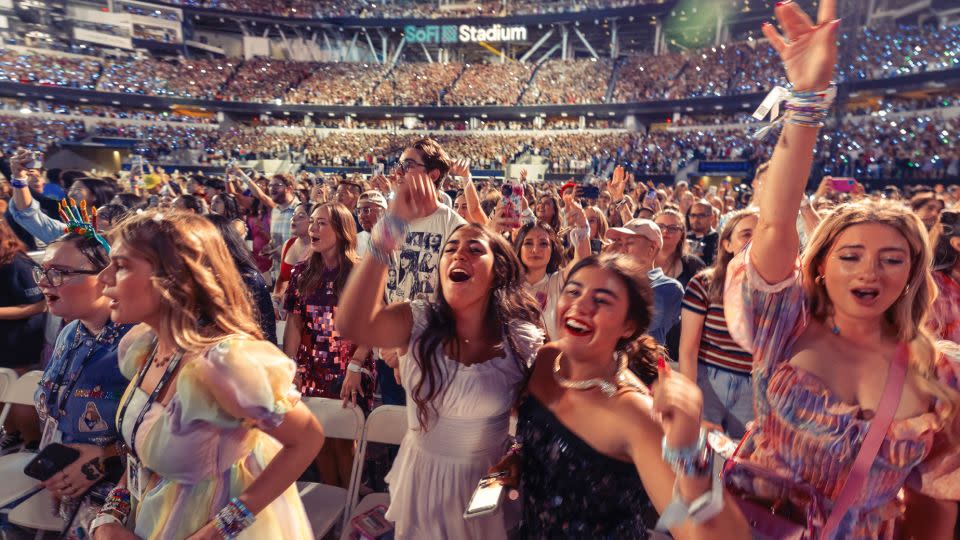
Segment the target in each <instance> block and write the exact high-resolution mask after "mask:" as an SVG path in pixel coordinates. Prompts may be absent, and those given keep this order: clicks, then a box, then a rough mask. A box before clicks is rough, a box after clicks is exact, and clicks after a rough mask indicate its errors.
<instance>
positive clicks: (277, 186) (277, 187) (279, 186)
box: [268, 177, 293, 204]
mask: <svg viewBox="0 0 960 540" xmlns="http://www.w3.org/2000/svg"><path fill="white" fill-rule="evenodd" d="M268 189H269V193H270V199H272V200H273V202H275V203H277V204H288V203H289V202H290V201H291V200H293V188H292V187H290V186H289V185H287V182H286V181H285V180H284V179H283V178H280V177H273V178H272V179H271V180H270V184H268Z"/></svg>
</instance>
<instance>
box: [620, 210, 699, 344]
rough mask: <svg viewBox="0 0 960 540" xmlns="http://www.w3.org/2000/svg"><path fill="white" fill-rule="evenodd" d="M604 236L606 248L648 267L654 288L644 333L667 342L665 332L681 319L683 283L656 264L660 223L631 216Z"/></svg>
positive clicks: (658, 341) (661, 238) (660, 245)
mask: <svg viewBox="0 0 960 540" xmlns="http://www.w3.org/2000/svg"><path fill="white" fill-rule="evenodd" d="M607 240H609V241H610V242H611V244H610V245H609V246H608V247H607V248H606V249H607V250H608V251H610V252H612V253H620V254H623V255H626V256H627V257H631V258H632V259H633V260H634V262H636V263H637V264H638V265H639V266H640V267H641V268H643V269H644V270H646V271H647V277H648V278H649V279H650V286H651V287H652V288H653V317H652V319H651V321H650V329H649V330H648V331H647V334H649V335H650V336H651V337H653V339H655V340H657V343H660V344H661V345H663V346H666V345H667V332H669V331H670V329H671V328H673V327H674V325H676V324H677V323H678V322H679V321H680V302H681V301H682V300H683V286H682V285H680V282H679V281H677V280H675V279H673V278H671V277H667V275H665V274H664V273H663V269H661V268H658V267H656V263H655V261H656V260H657V253H659V252H660V248H661V247H663V234H662V233H661V232H660V227H659V226H658V225H657V224H656V223H654V222H653V221H650V220H649V219H642V218H637V219H632V220H630V221H628V222H627V223H626V224H624V226H623V227H614V228H611V229H608V230H607Z"/></svg>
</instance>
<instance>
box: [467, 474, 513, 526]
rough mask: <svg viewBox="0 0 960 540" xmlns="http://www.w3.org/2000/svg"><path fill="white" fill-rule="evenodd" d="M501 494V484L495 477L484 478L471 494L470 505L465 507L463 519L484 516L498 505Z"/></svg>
mask: <svg viewBox="0 0 960 540" xmlns="http://www.w3.org/2000/svg"><path fill="white" fill-rule="evenodd" d="M502 494H503V484H501V483H500V481H499V479H498V478H497V477H489V476H485V477H483V479H481V480H480V484H479V485H477V490H476V491H474V492H473V497H471V498H470V504H468V505H467V511H466V512H464V514H463V515H464V517H469V516H471V515H478V514H485V513H487V512H489V511H491V510H493V509H494V508H496V507H497V505H499V504H500V496H501V495H502Z"/></svg>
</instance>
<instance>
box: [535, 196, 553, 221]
mask: <svg viewBox="0 0 960 540" xmlns="http://www.w3.org/2000/svg"><path fill="white" fill-rule="evenodd" d="M555 215H557V212H556V209H555V208H554V206H553V199H552V198H550V197H540V202H539V203H537V220H538V221H541V222H543V223H550V222H551V221H553V217H554V216H555Z"/></svg>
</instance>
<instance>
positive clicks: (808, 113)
mask: <svg viewBox="0 0 960 540" xmlns="http://www.w3.org/2000/svg"><path fill="white" fill-rule="evenodd" d="M836 97H837V85H836V84H835V83H832V82H831V83H830V86H828V87H827V88H826V89H825V90H821V91H816V92H792V91H790V90H788V89H786V88H784V87H782V86H776V87H774V88H773V90H771V91H770V93H769V94H767V97H765V98H764V99H763V102H762V103H760V106H759V107H757V110H756V111H754V113H753V117H754V118H756V119H757V120H763V119H764V118H766V116H767V114H768V113H769V114H770V118H771V120H772V122H770V124H768V125H766V126H764V127H763V128H761V129H759V130H758V131H757V132H756V133H754V134H753V138H755V139H759V138H763V137H764V136H765V135H767V133H769V132H770V131H771V130H772V129H773V128H774V127H776V126H778V125H781V124H783V123H784V122H786V123H788V124H794V125H799V126H805V127H816V128H819V127H823V121H824V120H825V119H826V118H827V115H829V114H830V109H831V108H832V107H833V101H834V99H836ZM783 101H786V105H785V106H784V111H786V112H785V113H784V115H783V116H781V115H780V103H781V102H783Z"/></svg>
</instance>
